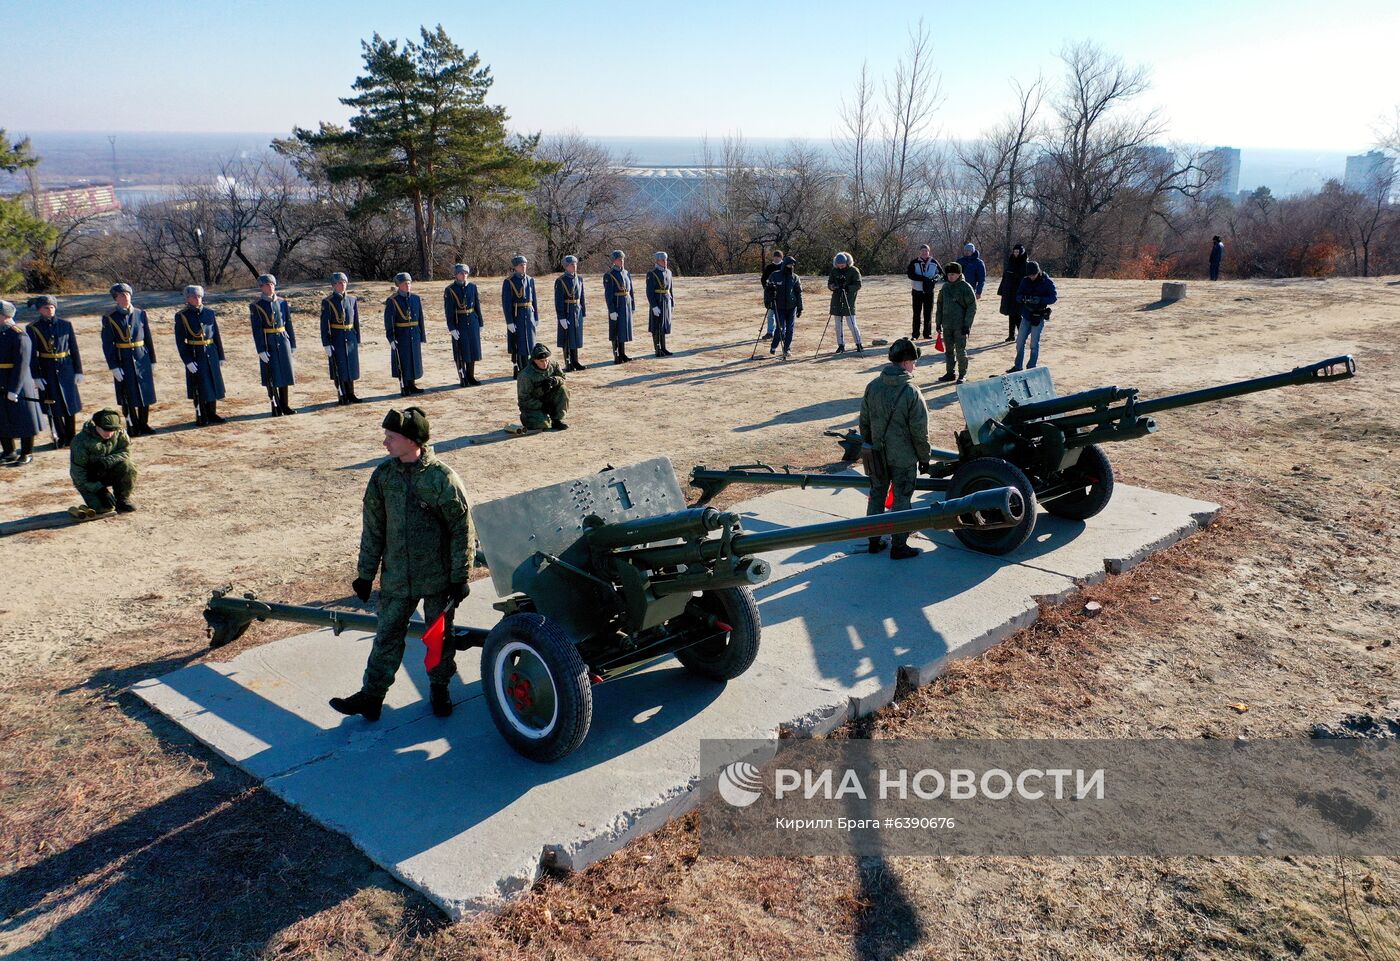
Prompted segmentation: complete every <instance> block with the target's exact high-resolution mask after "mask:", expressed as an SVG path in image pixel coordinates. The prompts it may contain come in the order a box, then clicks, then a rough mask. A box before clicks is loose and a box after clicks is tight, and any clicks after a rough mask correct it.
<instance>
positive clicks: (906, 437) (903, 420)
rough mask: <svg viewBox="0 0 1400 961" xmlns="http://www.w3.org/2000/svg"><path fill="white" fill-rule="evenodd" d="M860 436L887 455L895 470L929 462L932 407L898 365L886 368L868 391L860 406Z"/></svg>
mask: <svg viewBox="0 0 1400 961" xmlns="http://www.w3.org/2000/svg"><path fill="white" fill-rule="evenodd" d="M860 436H861V437H863V438H865V442H866V443H867V444H869V445H870V446H871V447H873V448H875V449H876V450H878V451H880V452H881V453H882V454H884V455H885V463H887V464H889V465H890V466H892V467H908V466H911V465H914V464H921V463H923V462H924V461H927V460H928V458H929V444H928V405H927V404H925V403H924V395H923V394H921V393H919V388H917V387H915V386H914V377H913V375H912V374H910V373H908V372H907V371H905V370H904V368H902V367H900V366H899V365H898V364H886V365H885V368H884V370H882V371H880V376H879V377H876V378H875V379H874V380H872V381H871V382H870V383H869V384H868V385H867V386H866V388H865V397H864V398H863V399H862V400H861V402H860Z"/></svg>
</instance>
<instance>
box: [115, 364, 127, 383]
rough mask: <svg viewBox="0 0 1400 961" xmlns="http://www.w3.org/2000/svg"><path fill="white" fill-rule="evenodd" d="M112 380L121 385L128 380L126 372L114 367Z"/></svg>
mask: <svg viewBox="0 0 1400 961" xmlns="http://www.w3.org/2000/svg"><path fill="white" fill-rule="evenodd" d="M112 379H113V380H115V381H116V382H117V383H119V384H120V383H121V382H122V381H123V380H125V379H126V371H124V370H122V369H121V368H120V367H113V368H112Z"/></svg>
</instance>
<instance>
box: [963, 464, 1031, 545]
mask: <svg viewBox="0 0 1400 961" xmlns="http://www.w3.org/2000/svg"><path fill="white" fill-rule="evenodd" d="M997 487H1014V488H1016V489H1017V490H1018V491H1020V492H1021V497H1022V498H1023V499H1024V500H1025V505H1026V513H1025V516H1023V517H1022V518H1021V522H1020V523H1019V524H1017V525H1016V526H1015V527H1003V528H999V529H997V530H976V529H974V528H964V529H962V530H956V531H954V532H953V533H954V535H956V536H957V538H958V540H960V541H962V543H963V545H964V546H966V547H970V548H972V549H973V550H974V551H979V552H981V553H983V554H1009V553H1011V552H1012V551H1014V550H1015V549H1016V548H1018V547H1020V546H1021V545H1022V544H1024V543H1025V542H1026V539H1027V538H1029V537H1030V536H1031V532H1032V531H1034V530H1035V515H1036V500H1035V488H1034V487H1033V486H1032V485H1031V480H1030V478H1029V477H1027V476H1026V473H1025V471H1023V470H1021V468H1019V467H1017V466H1016V465H1015V464H1012V463H1011V462H1010V461H1004V460H1002V459H1001V458H1000V457H977V458H974V459H973V460H970V461H968V462H967V463H965V464H962V465H961V466H959V467H958V469H957V470H955V471H953V476H952V479H951V480H950V481H949V482H948V494H947V499H948V500H952V499H953V498H955V497H962V496H963V495H964V494H975V493H977V492H978V491H984V490H992V489H994V488H997Z"/></svg>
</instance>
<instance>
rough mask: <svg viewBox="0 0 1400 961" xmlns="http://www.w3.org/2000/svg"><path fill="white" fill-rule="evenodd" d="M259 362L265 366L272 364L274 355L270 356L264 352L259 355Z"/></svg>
mask: <svg viewBox="0 0 1400 961" xmlns="http://www.w3.org/2000/svg"><path fill="white" fill-rule="evenodd" d="M258 360H260V361H262V362H263V363H264V364H270V363H272V355H271V354H269V353H268V352H267V351H263V352H262V353H260V354H258Z"/></svg>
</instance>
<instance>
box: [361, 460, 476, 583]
mask: <svg viewBox="0 0 1400 961" xmlns="http://www.w3.org/2000/svg"><path fill="white" fill-rule="evenodd" d="M362 517H363V527H362V529H361V533H360V560H359V566H358V569H357V570H358V574H359V576H360V577H361V578H363V579H364V580H367V581H369V580H373V579H374V575H375V573H376V572H378V573H379V593H380V594H381V595H385V596H392V597H423V596H425V595H427V594H442V593H444V592H446V591H447V589H448V587H449V586H450V585H452V584H460V583H463V582H464V581H466V580H467V576H468V574H470V573H471V561H472V553H473V551H474V550H475V546H474V541H473V538H472V519H471V511H470V509H469V508H468V506H467V489H466V487H464V486H463V484H462V478H460V477H458V476H457V472H456V471H454V470H453V469H452V468H451V467H448V466H447V465H446V464H444V463H443V462H442V461H440V460H438V459H437V457H436V456H434V455H433V451H432V448H430V447H424V448H423V455H422V456H421V457H419V458H418V460H416V461H414V462H413V463H412V464H405V463H404V462H403V461H401V460H399V459H398V458H397V457H390V458H387V459H386V460H385V461H384V462H383V463H382V464H380V465H379V466H378V467H376V468H375V469H374V473H373V474H371V475H370V479H369V484H368V486H366V488H365V499H364V508H363V511H362Z"/></svg>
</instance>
